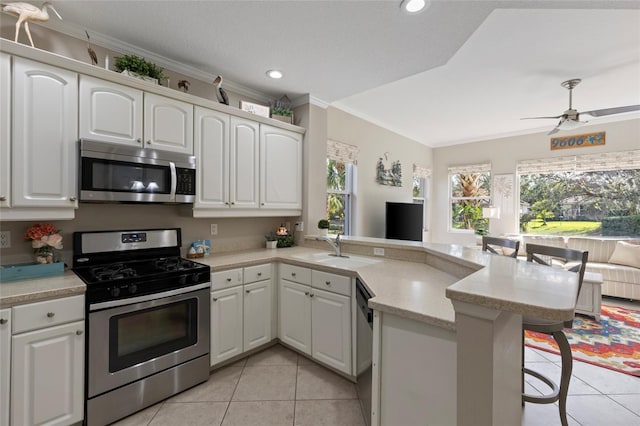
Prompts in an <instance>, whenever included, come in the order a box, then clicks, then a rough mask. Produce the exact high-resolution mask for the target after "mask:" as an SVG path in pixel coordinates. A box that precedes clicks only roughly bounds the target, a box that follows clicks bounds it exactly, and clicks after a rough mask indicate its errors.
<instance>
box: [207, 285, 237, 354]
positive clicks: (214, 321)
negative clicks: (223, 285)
mask: <svg viewBox="0 0 640 426" xmlns="http://www.w3.org/2000/svg"><path fill="white" fill-rule="evenodd" d="M241 353H242V286H237V287H232V288H228V289H224V290H218V291H214V292H212V293H211V354H210V358H211V365H215V364H218V363H219V362H222V361H224V360H226V359H229V358H231V357H234V356H236V355H239V354H241Z"/></svg>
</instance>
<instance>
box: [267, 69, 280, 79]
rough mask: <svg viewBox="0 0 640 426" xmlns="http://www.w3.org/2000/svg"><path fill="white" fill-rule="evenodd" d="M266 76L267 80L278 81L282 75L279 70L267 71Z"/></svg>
mask: <svg viewBox="0 0 640 426" xmlns="http://www.w3.org/2000/svg"><path fill="white" fill-rule="evenodd" d="M267 76H268V77H269V78H275V79H278V78H282V76H283V74H282V71H280V70H269V71H267Z"/></svg>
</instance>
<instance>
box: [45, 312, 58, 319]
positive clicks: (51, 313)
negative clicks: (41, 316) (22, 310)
mask: <svg viewBox="0 0 640 426" xmlns="http://www.w3.org/2000/svg"><path fill="white" fill-rule="evenodd" d="M55 316H56V313H55V312H47V318H53V317H55Z"/></svg>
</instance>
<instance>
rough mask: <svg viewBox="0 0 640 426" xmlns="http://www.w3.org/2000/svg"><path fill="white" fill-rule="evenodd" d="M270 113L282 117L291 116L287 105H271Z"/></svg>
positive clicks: (291, 112)
mask: <svg viewBox="0 0 640 426" xmlns="http://www.w3.org/2000/svg"><path fill="white" fill-rule="evenodd" d="M271 115H281V116H283V117H291V116H292V115H293V111H292V110H291V108H287V107H271Z"/></svg>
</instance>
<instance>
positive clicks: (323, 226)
mask: <svg viewBox="0 0 640 426" xmlns="http://www.w3.org/2000/svg"><path fill="white" fill-rule="evenodd" d="M328 229H329V221H328V220H327V219H320V220H319V221H318V235H327V230H328Z"/></svg>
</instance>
